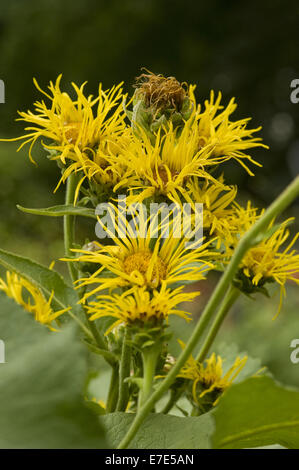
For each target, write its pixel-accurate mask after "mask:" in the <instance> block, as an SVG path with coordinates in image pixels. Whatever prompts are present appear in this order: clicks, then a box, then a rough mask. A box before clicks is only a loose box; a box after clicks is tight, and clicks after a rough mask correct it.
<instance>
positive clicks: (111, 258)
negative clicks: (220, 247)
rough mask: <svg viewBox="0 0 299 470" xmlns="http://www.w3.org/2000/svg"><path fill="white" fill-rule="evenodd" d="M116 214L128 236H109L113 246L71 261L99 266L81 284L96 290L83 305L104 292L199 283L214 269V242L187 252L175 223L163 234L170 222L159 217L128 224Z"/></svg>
mask: <svg viewBox="0 0 299 470" xmlns="http://www.w3.org/2000/svg"><path fill="white" fill-rule="evenodd" d="M111 207H113V206H112V205H111ZM116 214H117V224H118V226H119V225H120V224H121V226H122V227H123V226H125V224H126V226H127V233H126V236H124V237H118V234H117V233H112V232H110V233H109V234H110V236H111V238H112V242H114V244H113V245H102V244H101V243H98V242H94V243H93V250H92V251H88V250H84V249H81V250H79V249H76V250H73V251H74V252H76V253H77V254H78V257H77V258H75V259H72V261H73V262H80V263H93V264H95V268H97V266H98V268H97V269H96V270H95V272H94V273H93V274H91V276H89V277H85V278H81V279H80V280H79V283H80V287H82V286H88V285H94V286H96V287H94V288H93V289H92V290H91V291H89V292H87V293H86V294H85V296H84V297H83V301H85V300H86V299H87V298H88V297H90V296H91V295H93V294H95V293H97V292H99V291H103V290H104V289H111V290H114V289H117V288H119V287H131V286H139V287H142V286H146V287H148V288H150V289H154V288H159V287H160V286H161V284H162V283H165V284H166V285H167V286H171V285H172V286H173V285H174V284H176V283H183V282H184V283H186V282H190V281H199V280H202V279H204V278H205V274H206V272H207V271H208V270H210V269H212V267H213V263H212V261H213V259H214V258H215V256H218V255H217V253H213V252H212V251H211V250H209V248H208V246H209V243H211V242H209V243H202V239H201V240H198V242H194V246H191V247H189V246H188V247H187V248H186V241H187V240H186V238H185V237H184V236H181V232H180V234H177V235H179V237H177V238H176V230H177V228H178V227H175V224H174V223H173V221H169V223H170V228H169V231H165V232H164V229H165V230H166V227H167V224H166V221H167V222H168V218H166V219H165V220H164V221H161V222H160V223H158V222H157V219H158V215H156V216H153V217H151V216H150V217H149V218H148V219H146V218H143V217H137V216H133V218H132V220H131V222H130V224H128V221H127V220H126V219H125V216H124V215H123V214H122V211H120V210H117V211H116ZM132 222H134V223H135V225H132ZM155 222H157V223H155ZM134 229H135V230H134ZM163 236H165V237H164V238H163ZM64 261H69V260H65V259H64Z"/></svg>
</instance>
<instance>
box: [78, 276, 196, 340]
mask: <svg viewBox="0 0 299 470" xmlns="http://www.w3.org/2000/svg"><path fill="white" fill-rule="evenodd" d="M182 289H183V287H178V288H176V289H174V290H171V289H167V288H166V284H165V283H163V284H162V287H161V289H160V290H159V291H156V290H154V291H153V292H152V293H150V292H149V291H147V290H146V288H145V287H133V288H131V289H129V290H127V291H126V292H124V293H123V294H120V295H119V294H112V295H100V296H98V298H97V300H95V301H93V302H90V304H89V305H88V307H87V312H88V313H89V314H90V315H91V317H90V320H91V321H93V320H96V319H97V318H102V317H114V318H116V321H115V322H114V323H113V324H112V325H111V326H110V328H109V329H108V330H107V331H106V334H108V333H110V332H111V331H112V330H113V329H114V328H115V327H116V326H118V325H120V324H126V325H131V324H133V323H134V322H141V323H147V322H149V321H151V320H154V322H157V323H158V324H159V323H160V322H163V321H164V320H166V321H167V320H168V317H169V315H178V316H180V317H182V318H184V319H185V320H189V319H190V317H189V315H190V314H189V313H188V312H185V311H183V310H179V309H177V308H176V306H177V305H178V304H180V303H181V302H190V301H191V300H192V299H194V298H195V297H196V296H197V295H199V293H198V292H192V293H190V292H189V293H184V292H182Z"/></svg>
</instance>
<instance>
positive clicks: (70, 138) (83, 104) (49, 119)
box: [7, 75, 124, 164]
mask: <svg viewBox="0 0 299 470" xmlns="http://www.w3.org/2000/svg"><path fill="white" fill-rule="evenodd" d="M61 78H62V75H59V77H58V78H57V80H56V82H55V84H54V83H53V82H50V85H49V86H48V88H49V90H50V94H49V93H47V92H45V91H43V90H42V89H41V88H40V86H39V85H38V83H37V81H36V80H35V79H34V84H35V86H36V88H37V89H38V90H39V91H40V92H41V93H42V94H44V95H45V96H46V97H47V99H48V100H50V102H51V103H50V106H47V105H46V103H45V102H44V101H37V102H36V103H35V113H33V112H31V111H28V112H19V115H20V116H21V117H20V118H19V119H18V120H20V121H25V122H28V123H29V124H30V125H32V126H33V127H28V128H26V129H25V130H28V131H30V132H29V133H28V134H25V135H24V136H21V137H17V138H15V139H7V140H24V141H25V142H23V143H22V144H21V146H20V147H19V149H20V148H22V147H23V146H24V145H25V144H27V143H29V142H30V143H31V144H30V150H29V156H30V158H31V160H32V161H33V158H32V154H31V150H32V147H33V145H34V144H35V142H36V141H37V140H38V139H39V138H40V137H45V138H46V139H49V140H50V141H51V144H49V145H45V147H46V148H48V149H50V150H55V151H56V152H57V153H58V155H57V156H55V157H53V158H54V159H60V160H61V161H62V163H64V164H65V159H66V158H70V152H74V151H75V149H80V150H81V151H83V150H84V149H93V148H94V147H95V146H98V145H100V144H102V143H103V142H107V141H108V140H109V139H111V136H114V135H119V134H120V133H121V132H122V131H123V129H124V122H123V121H124V114H123V113H122V112H121V109H122V99H123V94H122V89H121V84H119V85H117V86H115V87H113V88H112V89H111V90H108V91H103V90H102V85H101V84H100V85H99V92H98V96H97V97H96V98H93V96H92V95H89V96H88V97H86V96H85V95H84V93H83V91H84V86H85V84H86V82H85V83H83V85H81V87H80V88H78V87H77V85H75V84H74V83H72V85H73V88H74V90H75V92H76V95H77V96H76V99H75V100H72V99H71V97H70V96H69V95H68V94H67V93H66V92H62V91H61V90H60V81H61ZM94 108H96V116H95V117H94V112H93V109H94ZM112 110H113V114H112V116H110V113H111V111H112ZM72 158H73V159H74V158H76V157H75V155H74V154H72Z"/></svg>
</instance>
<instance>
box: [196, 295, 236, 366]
mask: <svg viewBox="0 0 299 470" xmlns="http://www.w3.org/2000/svg"><path fill="white" fill-rule="evenodd" d="M240 293H241V291H239V290H238V289H236V288H235V287H233V286H231V288H230V290H229V291H228V293H227V294H226V296H225V298H224V300H223V302H222V304H221V306H220V309H219V311H218V312H217V315H216V317H215V319H214V321H213V323H212V325H211V328H210V331H209V332H208V335H207V337H206V339H205V342H204V344H203V345H202V348H201V349H200V351H199V353H198V355H197V357H196V360H197V361H199V362H202V361H203V360H204V359H205V358H206V355H207V354H208V352H209V349H210V347H211V345H212V343H213V341H214V339H215V337H216V335H217V333H218V331H219V328H220V327H221V325H222V322H223V320H224V319H225V317H226V315H227V313H228V312H229V310H230V308H231V307H232V305H233V304H234V303H235V301H236V300H237V298H238V297H239V295H240Z"/></svg>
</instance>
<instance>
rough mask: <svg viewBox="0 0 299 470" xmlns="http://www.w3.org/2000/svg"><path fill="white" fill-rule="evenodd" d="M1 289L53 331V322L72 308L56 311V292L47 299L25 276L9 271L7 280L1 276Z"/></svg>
mask: <svg viewBox="0 0 299 470" xmlns="http://www.w3.org/2000/svg"><path fill="white" fill-rule="evenodd" d="M1 290H2V291H3V292H5V294H6V295H7V296H8V297H10V298H11V299H13V300H14V301H15V302H16V303H17V304H19V305H21V306H22V307H23V308H24V309H25V310H26V311H27V312H29V313H32V314H33V315H34V318H35V320H36V321H37V322H39V323H41V324H43V325H47V326H48V328H50V330H52V331H56V330H55V329H54V328H53V327H52V325H51V323H52V322H53V321H54V320H56V318H58V317H59V316H60V315H62V314H63V313H65V312H66V311H68V310H69V309H70V307H69V308H65V309H63V310H59V311H57V312H54V311H53V309H52V307H51V303H52V299H53V295H54V292H53V293H52V294H51V296H50V297H49V299H48V300H46V299H45V297H44V295H43V293H42V292H41V291H40V290H39V289H38V288H37V287H35V286H34V285H33V284H31V283H30V282H28V281H27V280H26V279H24V278H23V277H21V276H18V275H17V274H16V273H11V272H9V271H7V272H6V282H5V281H4V280H3V279H1V278H0V291H1Z"/></svg>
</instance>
